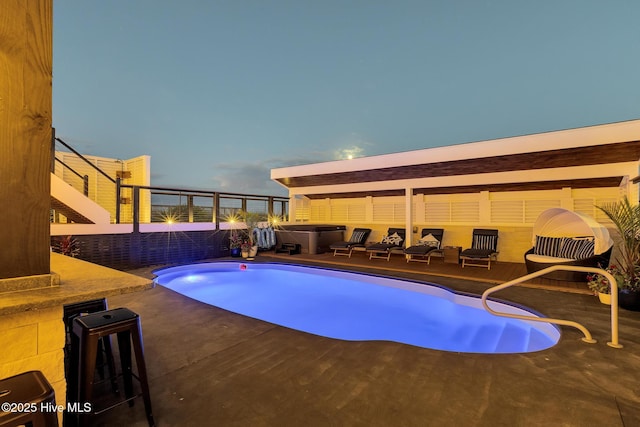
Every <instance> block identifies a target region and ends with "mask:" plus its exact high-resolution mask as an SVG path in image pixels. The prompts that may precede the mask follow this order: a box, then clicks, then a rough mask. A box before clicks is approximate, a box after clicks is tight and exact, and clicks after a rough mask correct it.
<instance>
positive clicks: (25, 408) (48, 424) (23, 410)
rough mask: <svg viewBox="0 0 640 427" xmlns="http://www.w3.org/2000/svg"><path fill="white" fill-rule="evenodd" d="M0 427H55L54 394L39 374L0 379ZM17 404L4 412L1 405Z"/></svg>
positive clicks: (32, 372) (56, 415)
mask: <svg viewBox="0 0 640 427" xmlns="http://www.w3.org/2000/svg"><path fill="white" fill-rule="evenodd" d="M0 401H2V402H3V408H2V412H0V426H2V427H9V426H11V427H13V426H21V425H31V426H33V427H57V426H58V412H57V408H56V395H55V392H54V390H53V387H51V384H49V381H47V379H46V378H45V377H44V375H42V372H40V371H29V372H23V373H21V374H18V375H14V376H12V377H9V378H5V379H3V380H0ZM6 403H9V404H10V405H14V404H15V405H16V407H15V408H6V409H9V410H7V411H5V408H4V404H6Z"/></svg>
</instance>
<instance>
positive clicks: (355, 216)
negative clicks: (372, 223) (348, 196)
mask: <svg viewBox="0 0 640 427" xmlns="http://www.w3.org/2000/svg"><path fill="white" fill-rule="evenodd" d="M347 207H348V209H349V210H348V217H347V218H348V219H347V220H348V221H351V222H364V221H366V219H367V210H366V208H365V206H364V205H363V204H359V205H348V206H347Z"/></svg>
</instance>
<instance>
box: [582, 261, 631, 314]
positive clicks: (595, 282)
mask: <svg viewBox="0 0 640 427" xmlns="http://www.w3.org/2000/svg"><path fill="white" fill-rule="evenodd" d="M605 271H606V272H607V273H609V274H611V275H612V276H613V277H614V278H615V279H616V283H617V285H618V289H622V288H624V286H625V284H624V276H623V275H622V272H621V271H620V269H619V268H618V267H617V266H616V265H610V266H609V267H608V268H605ZM587 280H588V283H587V285H588V286H589V289H591V290H592V291H593V293H594V295H597V296H598V299H599V300H600V302H601V303H603V304H609V305H610V304H611V287H610V286H609V280H607V278H606V277H604V276H603V275H602V274H588V275H587Z"/></svg>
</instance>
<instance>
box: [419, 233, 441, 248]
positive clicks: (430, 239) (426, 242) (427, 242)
mask: <svg viewBox="0 0 640 427" xmlns="http://www.w3.org/2000/svg"><path fill="white" fill-rule="evenodd" d="M419 244H420V245H422V246H431V247H434V248H436V249H438V248H439V247H440V240H438V239H437V238H436V237H435V236H434V235H433V234H431V233H429V234H427V235H426V236H424V237H423V238H422V239H420V241H419Z"/></svg>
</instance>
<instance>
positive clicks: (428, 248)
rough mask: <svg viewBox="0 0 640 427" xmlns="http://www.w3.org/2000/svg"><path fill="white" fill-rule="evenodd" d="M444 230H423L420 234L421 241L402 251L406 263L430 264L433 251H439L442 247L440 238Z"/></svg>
mask: <svg viewBox="0 0 640 427" xmlns="http://www.w3.org/2000/svg"><path fill="white" fill-rule="evenodd" d="M443 234H444V230H443V229H442V228H423V229H422V232H421V233H420V235H421V239H420V241H419V242H418V244H416V245H412V246H409V247H408V248H407V249H405V250H404V253H405V255H407V262H410V261H416V262H426V263H427V264H429V263H430V262H431V255H432V253H433V251H437V250H439V249H440V246H441V245H442V236H443Z"/></svg>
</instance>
